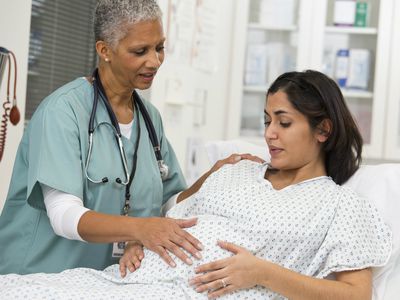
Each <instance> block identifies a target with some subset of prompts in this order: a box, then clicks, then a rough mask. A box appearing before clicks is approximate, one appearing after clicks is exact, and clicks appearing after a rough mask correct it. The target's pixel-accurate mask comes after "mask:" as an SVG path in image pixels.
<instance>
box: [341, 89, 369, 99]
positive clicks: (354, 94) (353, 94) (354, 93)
mask: <svg viewBox="0 0 400 300" xmlns="http://www.w3.org/2000/svg"><path fill="white" fill-rule="evenodd" d="M342 93H343V96H344V97H345V98H360V99H372V98H373V97H374V93H372V92H370V91H360V90H351V89H342Z"/></svg>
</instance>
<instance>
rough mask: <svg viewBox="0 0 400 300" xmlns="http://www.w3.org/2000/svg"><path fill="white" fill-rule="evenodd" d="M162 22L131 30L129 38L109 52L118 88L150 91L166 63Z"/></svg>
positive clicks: (144, 24) (146, 24) (125, 38)
mask: <svg viewBox="0 0 400 300" xmlns="http://www.w3.org/2000/svg"><path fill="white" fill-rule="evenodd" d="M164 42H165V37H164V31H163V27H162V24H161V21H159V20H154V21H142V22H139V23H136V24H133V25H130V26H129V30H128V33H127V35H126V36H125V37H124V38H123V39H121V40H120V41H119V42H118V43H117V45H116V46H115V48H114V49H112V50H111V51H110V56H109V59H110V62H109V64H110V67H111V70H112V73H113V75H114V77H115V79H116V80H117V81H118V84H119V85H122V86H123V87H125V88H127V89H128V88H129V89H132V88H137V89H141V90H142V89H147V88H149V87H150V86H151V84H152V82H153V79H154V76H155V75H156V73H157V71H158V68H159V67H160V66H161V64H162V62H163V61H164Z"/></svg>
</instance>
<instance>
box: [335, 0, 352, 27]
mask: <svg viewBox="0 0 400 300" xmlns="http://www.w3.org/2000/svg"><path fill="white" fill-rule="evenodd" d="M356 5H357V2H356V1H354V0H336V1H335V7H334V13H333V24H334V25H336V26H353V25H354V22H355V18H356Z"/></svg>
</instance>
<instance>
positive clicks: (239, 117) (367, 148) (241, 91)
mask: <svg viewBox="0 0 400 300" xmlns="http://www.w3.org/2000/svg"><path fill="white" fill-rule="evenodd" d="M281 2H282V1H274V0H246V1H238V2H237V7H236V14H237V16H236V20H237V22H236V28H235V31H234V32H235V33H236V35H235V37H234V41H233V49H234V53H233V66H232V73H231V74H232V75H231V82H232V94H231V97H230V98H231V100H232V105H231V107H230V114H229V119H228V121H229V123H228V131H227V135H228V138H242V139H245V140H249V141H253V142H254V141H255V142H260V143H261V142H262V141H263V131H264V130H263V125H262V117H263V116H262V114H263V107H264V104H265V93H266V90H267V88H268V86H269V84H270V83H271V81H273V80H274V78H276V77H277V75H279V74H280V73H283V72H285V71H289V70H305V69H315V70H319V71H322V72H324V73H325V74H327V75H329V76H330V77H332V78H334V79H336V80H337V82H339V83H340V85H341V88H342V92H343V95H344V97H345V99H346V103H347V104H348V106H349V108H350V110H351V112H352V114H353V115H354V117H355V119H356V120H357V123H358V125H359V127H360V130H361V133H362V135H363V139H364V157H365V158H367V159H391V160H393V159H400V151H398V152H397V154H394V152H393V151H392V150H389V149H390V148H393V146H394V145H392V143H393V141H392V139H391V137H392V136H393V134H394V133H393V132H391V129H390V125H387V124H385V120H387V119H388V118H389V116H390V114H394V112H392V109H389V108H390V107H393V106H396V105H397V107H393V110H394V111H395V115H393V116H391V119H392V122H393V120H397V119H398V116H399V108H398V104H397V103H398V101H399V99H400V96H399V95H400V94H399V93H397V100H396V101H397V102H396V101H395V102H394V103H392V102H393V100H392V99H393V98H395V97H396V91H394V90H393V91H392V90H389V89H388V84H389V83H390V82H391V80H390V79H394V78H398V75H399V71H396V70H395V69H396V68H395V66H394V65H395V64H394V63H391V60H395V59H397V61H398V57H395V56H396V55H397V54H394V53H395V52H394V50H393V51H391V49H396V48H395V47H396V43H397V47H398V46H399V41H393V42H392V39H393V38H394V39H396V38H397V39H398V37H396V38H395V35H394V30H395V29H394V27H393V26H394V25H395V24H394V21H395V19H396V17H394V15H393V14H394V12H395V11H397V10H399V7H398V6H399V4H398V3H397V4H395V2H396V1H395V0H380V1H379V0H367V1H365V0H364V1H363V2H364V4H363V5H365V3H366V6H367V8H368V9H367V18H366V19H365V20H364V24H361V25H362V26H361V27H356V26H338V24H335V21H336V22H337V16H338V8H337V7H335V1H334V0H285V1H283V3H284V4H285V5H282V6H283V7H280V8H279V6H280V3H281ZM353 3H354V4H355V3H356V2H353ZM273 5H276V7H275V11H276V16H275V19H276V24H277V25H274V22H269V23H268V21H266V20H265V19H270V18H269V16H268V13H269V10H270V9H271V6H273ZM265 6H267V8H266V7H265ZM283 9H286V11H285V12H281V11H282V10H283ZM335 13H336V15H335ZM263 14H265V15H263ZM282 17H283V18H284V19H286V20H288V21H286V22H283V21H279V19H280V18H282ZM399 17H400V16H397V19H398V18H399ZM397 26H398V27H399V25H397ZM399 28H400V27H399ZM399 28H398V29H397V30H399ZM263 51H264V53H263ZM343 53H344V54H345V55H344V57H341V55H342V54H343ZM349 53H350V57H349V56H348V55H349ZM391 53H392V56H391ZM343 62H345V64H344V65H343V64H342V63H343ZM390 65H391V66H392V69H393V71H390ZM398 65H399V64H398V63H397V66H398ZM340 66H342V70H345V71H346V72H347V73H345V75H344V76H345V77H344V79H343V78H341V75H340V68H339V67H340ZM343 66H344V67H343ZM389 71H390V72H389ZM257 72H258V74H259V75H258V76H257V75H256V74H255V73H257ZM342 73H343V72H342ZM396 75H397V76H396ZM378 79H379V80H378ZM343 80H344V81H343ZM392 85H394V86H395V85H396V84H394V83H392ZM396 124H397V127H396V128H397V129H396V130H397V131H396V133H395V134H396V135H395V136H396V137H399V136H400V133H399V132H400V129H399V122H398V121H397V122H396ZM388 134H390V136H388ZM385 137H386V138H385ZM396 140H397V144H398V145H399V146H400V140H399V138H396ZM386 141H387V142H386ZM399 150H400V148H399Z"/></svg>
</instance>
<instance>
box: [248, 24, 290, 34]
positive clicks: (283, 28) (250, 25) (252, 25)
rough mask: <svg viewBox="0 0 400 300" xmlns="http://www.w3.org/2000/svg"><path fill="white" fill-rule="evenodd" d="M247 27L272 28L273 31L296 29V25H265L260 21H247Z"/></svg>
mask: <svg viewBox="0 0 400 300" xmlns="http://www.w3.org/2000/svg"><path fill="white" fill-rule="evenodd" d="M247 27H248V28H249V29H259V30H274V31H290V32H292V31H296V30H297V26H295V25H292V26H276V27H275V26H266V25H263V24H260V23H249V24H248V26H247Z"/></svg>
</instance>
